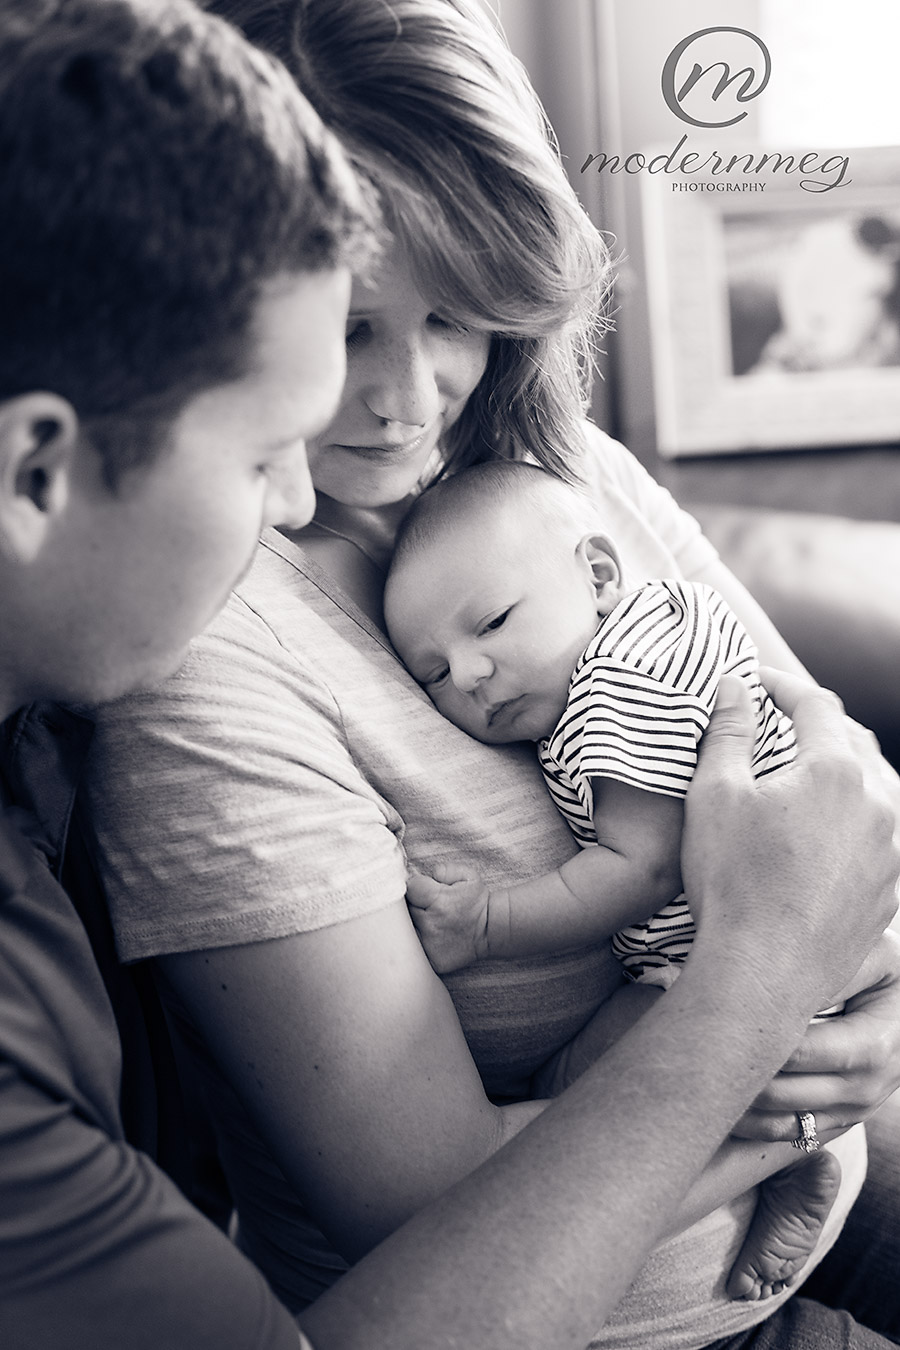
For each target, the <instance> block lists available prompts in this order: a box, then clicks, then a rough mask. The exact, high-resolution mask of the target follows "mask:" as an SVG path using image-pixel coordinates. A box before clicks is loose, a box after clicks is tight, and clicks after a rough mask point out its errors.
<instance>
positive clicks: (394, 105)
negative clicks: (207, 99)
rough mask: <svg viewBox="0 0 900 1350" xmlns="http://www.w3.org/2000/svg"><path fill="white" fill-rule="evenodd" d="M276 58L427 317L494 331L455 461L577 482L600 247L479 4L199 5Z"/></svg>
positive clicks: (533, 100)
mask: <svg viewBox="0 0 900 1350" xmlns="http://www.w3.org/2000/svg"><path fill="white" fill-rule="evenodd" d="M206 8H208V9H212V10H214V11H215V12H217V13H218V14H221V15H223V16H224V17H225V18H228V19H230V20H231V21H232V22H233V23H235V24H237V25H238V26H239V27H240V28H241V29H242V30H243V31H244V33H245V34H246V35H247V37H248V38H249V39H250V40H251V41H253V42H255V43H257V44H258V45H259V46H261V47H264V48H266V49H267V50H268V51H270V52H272V53H273V54H274V55H275V56H277V57H279V58H280V59H281V60H282V61H283V62H284V64H285V65H286V66H287V67H288V69H289V70H290V71H291V72H292V74H293V75H294V76H295V78H296V79H297V81H298V83H299V85H300V88H301V89H302V91H303V93H304V94H305V95H306V97H307V98H308V99H309V101H310V102H311V103H312V104H313V106H314V107H315V108H316V110H317V112H318V113H319V115H320V116H321V118H322V120H323V121H324V122H325V124H326V125H327V126H328V127H330V128H331V130H332V131H334V132H336V133H337V135H338V137H339V138H340V140H341V141H342V143H343V145H344V148H345V149H346V151H347V152H348V155H349V158H350V160H351V161H352V162H353V164H354V165H355V166H356V168H357V169H358V171H359V172H360V173H362V174H363V175H364V176H365V177H367V178H368V179H370V180H371V182H372V183H373V184H374V185H375V187H376V189H377V190H378V192H379V194H380V196H381V200H382V205H383V209H384V212H385V216H386V218H387V221H388V224H389V226H390V227H391V229H392V230H393V231H394V233H395V234H396V235H397V236H398V237H399V239H400V241H401V243H402V244H403V245H404V246H405V248H406V250H407V252H408V256H409V259H410V263H411V266H412V268H413V272H414V274H415V276H416V278H417V280H418V282H419V284H420V286H421V288H422V290H423V292H424V293H425V294H427V295H428V297H429V300H430V301H431V302H432V303H433V304H434V305H435V307H436V308H437V309H439V311H440V312H441V314H442V316H443V317H445V318H448V319H452V320H454V321H457V322H460V323H463V324H469V325H471V326H473V327H478V328H480V329H488V330H489V331H490V332H491V333H492V334H493V340H492V343H491V350H490V356H489V359H488V365H487V369H486V371H485V374H484V376H483V377H482V379H481V381H480V383H479V385H478V387H477V389H476V390H475V392H474V393H473V395H472V397H471V398H470V399H469V402H468V404H467V405H466V408H465V409H464V411H463V413H462V415H461V416H460V418H459V419H458V420H457V422H456V423H455V425H454V426H453V427H452V428H450V429H449V431H448V433H447V435H446V437H445V442H444V450H445V455H446V463H447V465H448V467H452V468H453V469H456V468H459V467H462V466H463V465H465V464H470V463H474V462H478V461H481V460H485V459H491V458H495V457H498V456H499V457H502V458H523V457H533V458H534V459H535V460H536V461H537V462H538V463H539V464H541V465H543V466H544V467H545V468H547V469H549V470H550V471H551V472H553V473H555V474H557V475H559V476H560V477H563V478H567V479H576V478H578V476H579V464H580V461H581V457H582V452H583V445H584V441H583V434H582V428H581V422H582V419H583V417H584V414H585V411H586V408H587V398H588V393H589V388H590V380H591V375H592V370H593V362H592V353H593V344H594V339H595V336H596V333H597V331H598V328H599V327H600V326H601V324H602V314H603V310H604V305H605V300H606V296H607V293H608V287H609V281H610V264H609V258H608V254H607V251H606V248H605V245H604V243H603V240H602V238H601V236H600V235H599V234H598V232H597V231H596V230H595V229H594V227H593V225H592V224H591V222H590V220H589V219H588V217H587V215H586V213H585V212H584V210H583V209H582V207H581V206H580V204H579V202H578V199H577V197H576V196H575V193H574V191H573V190H572V188H571V186H570V184H569V183H568V180H567V179H566V177H565V173H564V171H563V168H562V165H561V162H560V159H559V154H558V151H557V149H556V144H555V140H554V138H553V133H552V131H551V129H550V127H549V125H548V123H547V120H546V117H545V116H544V113H543V110H542V108H541V106H540V104H539V102H538V100H537V97H536V96H535V94H534V91H533V90H532V88H531V85H530V84H529V82H528V78H527V76H526V75H525V72H524V70H523V68H522V67H521V65H520V64H519V62H518V61H517V60H516V59H515V58H514V57H513V55H512V53H511V52H510V51H509V48H508V47H507V46H506V43H505V42H504V40H503V38H502V37H501V35H500V34H499V32H498V31H497V29H496V27H495V26H494V24H493V22H492V20H491V18H490V17H489V15H488V13H487V12H486V10H485V9H484V8H483V6H482V5H481V4H480V3H478V0H207V3H206Z"/></svg>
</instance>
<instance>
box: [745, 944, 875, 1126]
mask: <svg viewBox="0 0 900 1350" xmlns="http://www.w3.org/2000/svg"><path fill="white" fill-rule="evenodd" d="M861 983H862V984H863V986H864V987H863V988H861V989H860V988H858V986H859V985H860V984H861ZM845 997H846V998H847V1005H846V1010H845V1012H844V1014H843V1016H841V1017H836V1018H831V1019H829V1020H828V1021H826V1022H818V1023H814V1024H813V1025H811V1026H810V1027H809V1028H808V1030H807V1033H806V1035H805V1036H804V1038H803V1040H802V1041H801V1042H800V1044H799V1045H798V1047H797V1049H796V1050H795V1051H794V1053H793V1055H791V1057H790V1059H789V1060H788V1062H787V1064H785V1066H784V1068H783V1069H782V1072H781V1073H779V1074H778V1075H777V1076H776V1077H775V1078H774V1079H773V1080H772V1082H771V1083H770V1084H769V1086H768V1087H767V1088H766V1089H765V1091H764V1092H762V1093H761V1094H760V1096H759V1097H758V1098H757V1100H756V1101H755V1102H754V1104H753V1108H752V1109H751V1110H750V1111H748V1112H747V1113H746V1115H745V1116H744V1117H743V1118H742V1119H741V1121H740V1122H739V1123H738V1126H737V1127H736V1130H735V1133H736V1134H739V1135H741V1136H743V1137H745V1138H752V1139H789V1138H792V1137H793V1134H792V1131H793V1130H794V1128H795V1126H796V1113H797V1112H798V1111H803V1110H806V1111H813V1112H814V1113H815V1114H816V1119H817V1120H819V1119H821V1120H822V1122H823V1124H824V1125H825V1126H826V1127H836V1128H839V1127H842V1126H846V1125H851V1124H854V1123H855V1122H856V1121H859V1120H865V1119H867V1118H868V1117H869V1116H870V1115H871V1114H872V1113H873V1112H874V1111H875V1110H877V1109H878V1107H879V1106H880V1105H881V1104H882V1102H884V1101H885V1100H886V1099H887V1098H888V1097H889V1096H891V1094H892V1093H893V1092H894V1091H895V1090H896V1089H897V1088H898V1087H900V939H898V937H897V935H896V934H894V933H885V934H884V936H883V937H882V938H881V940H880V942H879V943H878V944H877V945H876V947H875V948H874V949H873V951H872V953H871V955H870V956H869V957H868V958H867V960H866V962H865V963H864V965H863V967H862V970H861V973H860V977H859V979H858V980H856V981H854V984H853V985H852V986H851V987H850V988H849V989H848V990H847V991H845Z"/></svg>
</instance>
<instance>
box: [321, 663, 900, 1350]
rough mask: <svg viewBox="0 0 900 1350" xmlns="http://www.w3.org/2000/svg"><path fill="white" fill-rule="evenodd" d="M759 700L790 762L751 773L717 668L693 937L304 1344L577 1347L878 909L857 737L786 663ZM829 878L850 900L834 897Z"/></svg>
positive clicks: (689, 868)
mask: <svg viewBox="0 0 900 1350" xmlns="http://www.w3.org/2000/svg"><path fill="white" fill-rule="evenodd" d="M728 698H730V699H734V700H736V703H735V704H731V703H728V704H727V705H726V702H725V700H726V699H728ZM780 698H781V703H782V706H783V707H784V708H785V711H787V712H788V713H789V714H791V715H792V716H793V718H794V721H795V727H796V732H797V740H798V747H799V748H798V756H797V760H796V761H795V763H794V764H793V765H791V766H790V768H789V769H788V770H786V771H785V772H784V773H783V774H779V775H777V776H775V777H773V778H768V779H762V780H760V781H759V782H755V781H754V780H753V778H752V774H751V772H750V757H751V747H752V740H753V731H752V715H751V710H750V707H749V700H748V699H747V697H746V695H745V694H743V693H742V692H741V686H740V684H739V683H737V684H736V683H735V681H733V680H725V681H723V685H722V688H721V690H720V698H719V702H720V707H719V709H718V711H717V713H716V714H715V716H714V718H713V721H712V723H711V725H710V731H709V732H708V734H707V737H706V739H705V741H704V745H703V747H702V749H701V756H700V764H699V767H698V770H697V774H696V775H695V778H694V782H693V784H692V786H691V789H690V792H689V794H688V798H687V811H686V826H685V837H684V842H683V849H682V872H683V876H684V882H685V888H686V891H687V893H688V894H689V896H690V898H691V904H692V908H693V909H694V912H695V915H696V918H697V920H698V933H697V938H696V940H695V943H694V947H693V950H692V952H691V955H690V957H689V959H688V962H687V964H686V967H685V970H684V972H683V974H682V975H681V977H680V979H679V980H678V981H677V983H676V985H675V986H674V988H673V989H672V990H670V991H669V993H668V994H667V995H666V997H665V1000H663V1001H661V1002H659V1003H658V1004H657V1005H656V1007H654V1008H651V1009H650V1010H649V1011H648V1012H647V1014H646V1015H645V1016H644V1017H642V1018H641V1020H640V1021H639V1023H638V1024H637V1025H636V1026H635V1027H633V1028H632V1029H631V1030H630V1031H629V1032H628V1033H627V1034H626V1035H625V1036H624V1037H623V1038H622V1040H621V1041H620V1042H619V1043H618V1045H616V1046H614V1047H613V1048H612V1049H611V1050H610V1051H609V1053H608V1054H606V1055H605V1056H604V1057H603V1059H602V1060H601V1061H600V1062H599V1063H598V1064H596V1065H594V1066H592V1067H591V1068H590V1069H589V1070H588V1071H587V1072H586V1073H585V1074H584V1075H583V1076H582V1077H581V1078H580V1079H579V1080H578V1082H576V1083H575V1084H574V1085H573V1086H572V1087H571V1088H569V1089H568V1090H567V1091H566V1092H565V1093H564V1094H563V1096H562V1097H560V1098H559V1099H558V1100H557V1101H556V1102H554V1103H553V1104H552V1105H551V1106H550V1107H549V1108H548V1110H547V1111H545V1112H544V1114H543V1115H542V1116H541V1117H539V1118H538V1119H537V1120H536V1121H534V1122H532V1123H531V1124H530V1125H529V1126H528V1127H527V1129H525V1130H524V1131H522V1132H521V1133H520V1134H519V1135H518V1136H517V1137H516V1138H515V1139H514V1140H513V1141H512V1142H511V1143H510V1144H508V1145H507V1146H506V1147H505V1148H503V1149H502V1150H501V1151H500V1152H499V1153H497V1154H495V1155H494V1156H493V1157H492V1158H491V1159H490V1160H489V1161H488V1162H487V1163H485V1164H484V1165H483V1166H482V1167H481V1168H479V1169H478V1171H477V1172H476V1173H474V1174H473V1175H472V1176H470V1177H468V1178H467V1179H466V1180H464V1181H463V1182H461V1183H459V1184H458V1185H457V1186H455V1187H454V1188H453V1189H452V1190H451V1191H450V1192H449V1193H448V1194H447V1195H445V1196H444V1197H443V1198H442V1199H441V1200H439V1201H437V1202H436V1203H435V1204H433V1205H431V1206H429V1208H428V1209H427V1210H425V1211H423V1212H421V1213H420V1214H418V1215H417V1216H416V1217H415V1218H414V1219H412V1220H411V1221H410V1222H409V1223H408V1224H406V1225H405V1226H404V1227H403V1228H402V1229H401V1230H399V1231H398V1232H397V1233H395V1234H394V1235H393V1236H392V1237H391V1238H390V1239H388V1241H387V1242H385V1243H384V1244H383V1245H382V1246H381V1247H379V1248H378V1250H377V1251H375V1252H373V1253H371V1254H370V1255H369V1256H368V1257H367V1258H366V1259H365V1260H364V1261H363V1262H361V1263H360V1264H359V1265H358V1266H357V1267H355V1269H354V1270H352V1271H351V1272H350V1273H349V1274H348V1275H347V1276H346V1277H344V1279H343V1280H342V1281H341V1282H340V1284H339V1285H337V1286H336V1287H335V1288H334V1289H333V1290H331V1291H330V1292H329V1293H328V1294H326V1295H324V1296H323V1297H322V1298H321V1299H320V1300H318V1301H317V1303H316V1304H315V1305H314V1306H313V1307H312V1308H311V1309H310V1310H309V1311H308V1312H307V1313H306V1314H304V1317H303V1319H302V1322H303V1326H304V1328H305V1329H306V1331H307V1333H308V1334H309V1335H310V1337H311V1338H312V1340H313V1342H314V1343H315V1344H316V1346H317V1350H328V1348H329V1347H331V1346H340V1347H341V1350H353V1347H355V1346H360V1347H363V1346H365V1347H366V1350H371V1347H373V1346H377V1345H380V1344H384V1345H390V1346H391V1347H392V1350H403V1347H410V1350H412V1347H415V1348H416V1350H420V1347H422V1346H427V1345H429V1344H431V1343H434V1344H441V1343H444V1344H446V1343H453V1341H454V1340H456V1341H457V1342H458V1343H460V1344H465V1343H471V1344H477V1345H478V1346H479V1347H482V1350H494V1348H495V1347H496V1350H501V1348H502V1350H505V1347H507V1346H508V1345H509V1344H511V1343H514V1344H516V1345H517V1346H519V1347H521V1350H532V1348H533V1350H538V1347H544V1346H546V1345H548V1344H553V1345H554V1346H558V1347H560V1350H564V1347H567V1346H570V1347H572V1350H575V1348H576V1347H579V1348H580V1347H581V1346H583V1345H584V1344H585V1342H586V1341H587V1339H588V1338H589V1336H590V1334H591V1332H592V1331H594V1330H596V1328H597V1327H598V1326H600V1325H602V1323H603V1321H604V1320H605V1318H606V1317H607V1316H608V1314H609V1312H610V1311H611V1310H612V1308H613V1307H614V1306H615V1305H616V1303H617V1302H618V1301H619V1299H620V1298H621V1296H622V1294H623V1293H624V1291H625V1289H626V1288H627V1286H628V1284H629V1283H630V1282H631V1280H632V1279H633V1277H634V1274H635V1272H636V1270H637V1269H638V1268H639V1266H640V1264H641V1263H642V1261H643V1259H644V1257H645V1256H646V1254H647V1252H648V1251H649V1249H650V1248H651V1247H652V1245H653V1244H654V1242H655V1241H656V1239H657V1238H658V1236H659V1235H660V1234H661V1233H662V1232H663V1231H664V1230H665V1229H667V1228H668V1226H669V1225H670V1224H671V1222H672V1219H673V1217H674V1215H675V1213H676V1210H677V1207H678V1205H679V1204H680V1202H681V1200H682V1198H683V1196H684V1195H685V1193H686V1192H687V1190H688V1188H689V1186H690V1185H691V1183H692V1182H693V1180H694V1179H695V1178H696V1177H697V1176H698V1175H699V1173H700V1171H701V1170H702V1169H703V1167H704V1166H705V1165H706V1164H707V1163H708V1162H709V1160H710V1158H711V1157H712V1156H713V1154H714V1153H715V1151H716V1149H717V1147H718V1145H719V1144H720V1143H721V1142H722V1140H723V1139H724V1138H725V1136H726V1135H727V1134H728V1133H729V1131H730V1129H731V1127H732V1125H733V1124H734V1122H735V1121H736V1120H737V1118H738V1116H739V1115H740V1113H741V1111H742V1110H743V1109H744V1107H745V1106H746V1104H747V1103H748V1102H749V1101H750V1100H751V1099H752V1098H753V1097H754V1095H755V1094H756V1093H757V1092H758V1091H759V1090H760V1089H761V1088H762V1086H763V1085H764V1084H765V1083H766V1082H767V1080H768V1079H769V1078H770V1077H771V1076H772V1074H773V1073H774V1072H775V1070H776V1069H777V1068H778V1066H779V1065H780V1064H781V1063H782V1062H783V1061H784V1059H785V1058H786V1057H787V1055H788V1054H789V1053H790V1051H791V1049H792V1048H793V1046H794V1045H795V1044H796V1042H797V1041H798V1040H799V1039H800V1036H801V1034H802V1031H803V1028H804V1026H805V1024H806V1022H807V1020H808V1019H809V1018H810V1017H811V1016H812V1014H813V1013H814V1012H815V1010H816V1009H817V1008H818V1007H820V1006H822V1005H823V1004H824V1003H826V1002H827V1001H828V1000H829V999H830V998H831V997H832V995H833V994H834V993H835V992H836V991H837V990H839V989H840V988H841V987H842V986H843V985H844V984H846V983H847V981H848V980H849V979H850V977H851V976H852V974H853V972H854V970H855V969H856V967H857V966H858V965H859V964H860V962H861V961H862V959H863V957H864V956H865V954H866V951H867V949H868V948H869V947H870V946H871V945H872V943H873V942H874V941H875V940H876V938H877V937H878V935H879V933H880V932H881V930H882V929H883V928H884V927H885V925H886V924H887V923H888V922H889V921H890V919H891V917H892V916H893V913H894V911H895V908H896V902H895V890H896V884H897V874H898V865H900V864H898V854H897V851H896V849H895V848H894V846H893V843H892V839H891V835H892V830H893V822H892V819H891V812H890V810H889V808H888V806H887V805H886V803H885V801H884V796H883V791H882V789H881V786H880V783H879V781H878V770H877V762H876V761H877V752H876V751H875V750H874V749H872V748H871V747H868V746H866V745H862V746H860V745H857V744H855V743H853V742H852V741H851V739H850V738H849V736H848V731H847V728H846V727H845V725H844V721H845V719H844V718H843V716H842V714H841V713H840V711H839V709H838V707H837V704H836V702H835V701H834V700H833V699H832V698H831V697H830V696H828V695H825V694H823V693H822V692H821V691H817V690H810V688H809V686H808V685H806V684H805V683H803V682H801V681H793V682H790V681H789V682H786V683H783V684H782V686H781V688H780ZM851 883H852V885H853V887H854V890H855V893H857V894H859V895H860V896H861V897H864V903H861V904H860V905H859V906H858V907H854V909H853V912H852V913H850V912H849V907H848V906H847V905H846V902H845V897H846V894H847V891H848V887H849V886H850V885H851ZM636 1064H639V1065H640V1066H641V1068H640V1071H639V1072H636V1071H635V1069H634V1066H635V1065H636Z"/></svg>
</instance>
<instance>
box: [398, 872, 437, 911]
mask: <svg viewBox="0 0 900 1350" xmlns="http://www.w3.org/2000/svg"><path fill="white" fill-rule="evenodd" d="M443 890H444V887H443V884H442V883H441V882H440V881H435V879H434V877H428V876H426V875H425V873H424V872H416V871H415V870H414V869H413V868H410V871H409V876H408V877H407V878H406V903H407V905H409V907H410V909H415V908H418V909H427V908H428V906H429V905H433V904H434V903H435V901H436V900H439V899H440V897H441V894H442V892H443Z"/></svg>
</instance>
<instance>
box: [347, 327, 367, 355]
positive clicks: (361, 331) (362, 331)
mask: <svg viewBox="0 0 900 1350" xmlns="http://www.w3.org/2000/svg"><path fill="white" fill-rule="evenodd" d="M368 336H369V325H368V323H367V321H366V320H365V319H360V320H359V321H358V322H357V323H354V324H353V326H352V327H351V328H348V329H347V332H346V334H345V336H344V342H345V344H346V346H347V347H348V349H349V350H350V351H352V350H353V348H354V347H358V346H359V345H360V343H362V342H365V340H366V338H367V337H368Z"/></svg>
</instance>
